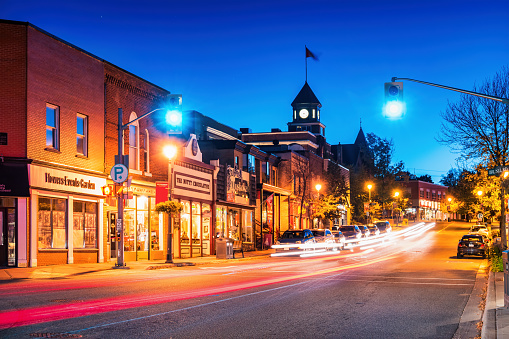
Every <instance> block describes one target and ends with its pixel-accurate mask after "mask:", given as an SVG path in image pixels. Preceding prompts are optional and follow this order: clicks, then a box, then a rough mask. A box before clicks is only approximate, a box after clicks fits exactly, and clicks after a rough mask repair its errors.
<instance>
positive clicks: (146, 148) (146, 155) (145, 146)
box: [143, 130, 150, 173]
mask: <svg viewBox="0 0 509 339" xmlns="http://www.w3.org/2000/svg"><path fill="white" fill-rule="evenodd" d="M143 160H144V162H145V172H147V173H150V162H149V160H150V157H149V134H148V130H145V139H144V140H143Z"/></svg>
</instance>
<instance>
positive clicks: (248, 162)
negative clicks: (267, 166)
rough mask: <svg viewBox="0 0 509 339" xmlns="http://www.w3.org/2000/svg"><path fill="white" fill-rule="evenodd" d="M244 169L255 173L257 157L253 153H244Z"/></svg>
mask: <svg viewBox="0 0 509 339" xmlns="http://www.w3.org/2000/svg"><path fill="white" fill-rule="evenodd" d="M242 170H244V171H246V172H249V173H253V174H254V173H255V157H254V155H252V154H244V161H243V163H242Z"/></svg>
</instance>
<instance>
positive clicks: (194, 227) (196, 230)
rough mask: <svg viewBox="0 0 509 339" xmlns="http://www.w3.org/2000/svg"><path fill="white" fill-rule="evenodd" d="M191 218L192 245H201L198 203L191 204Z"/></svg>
mask: <svg viewBox="0 0 509 339" xmlns="http://www.w3.org/2000/svg"><path fill="white" fill-rule="evenodd" d="M191 208H192V218H193V220H192V221H193V222H192V223H191V235H192V239H193V245H200V244H201V208H200V203H199V202H193V203H192V204H191Z"/></svg>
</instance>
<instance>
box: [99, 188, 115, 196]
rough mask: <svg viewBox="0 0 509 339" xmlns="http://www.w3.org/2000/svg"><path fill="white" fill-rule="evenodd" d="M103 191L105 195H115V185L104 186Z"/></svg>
mask: <svg viewBox="0 0 509 339" xmlns="http://www.w3.org/2000/svg"><path fill="white" fill-rule="evenodd" d="M101 191H102V193H103V195H105V196H107V197H111V196H115V192H114V190H113V185H106V186H103V187H101Z"/></svg>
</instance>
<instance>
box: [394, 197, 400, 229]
mask: <svg viewBox="0 0 509 339" xmlns="http://www.w3.org/2000/svg"><path fill="white" fill-rule="evenodd" d="M399 195H400V193H399V191H396V192H394V198H396V199H397V201H398V202H399ZM396 208H399V204H396ZM392 214H393V220H394V205H393V209H392ZM398 224H399V212H398V215H397V216H396V226H398Z"/></svg>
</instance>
